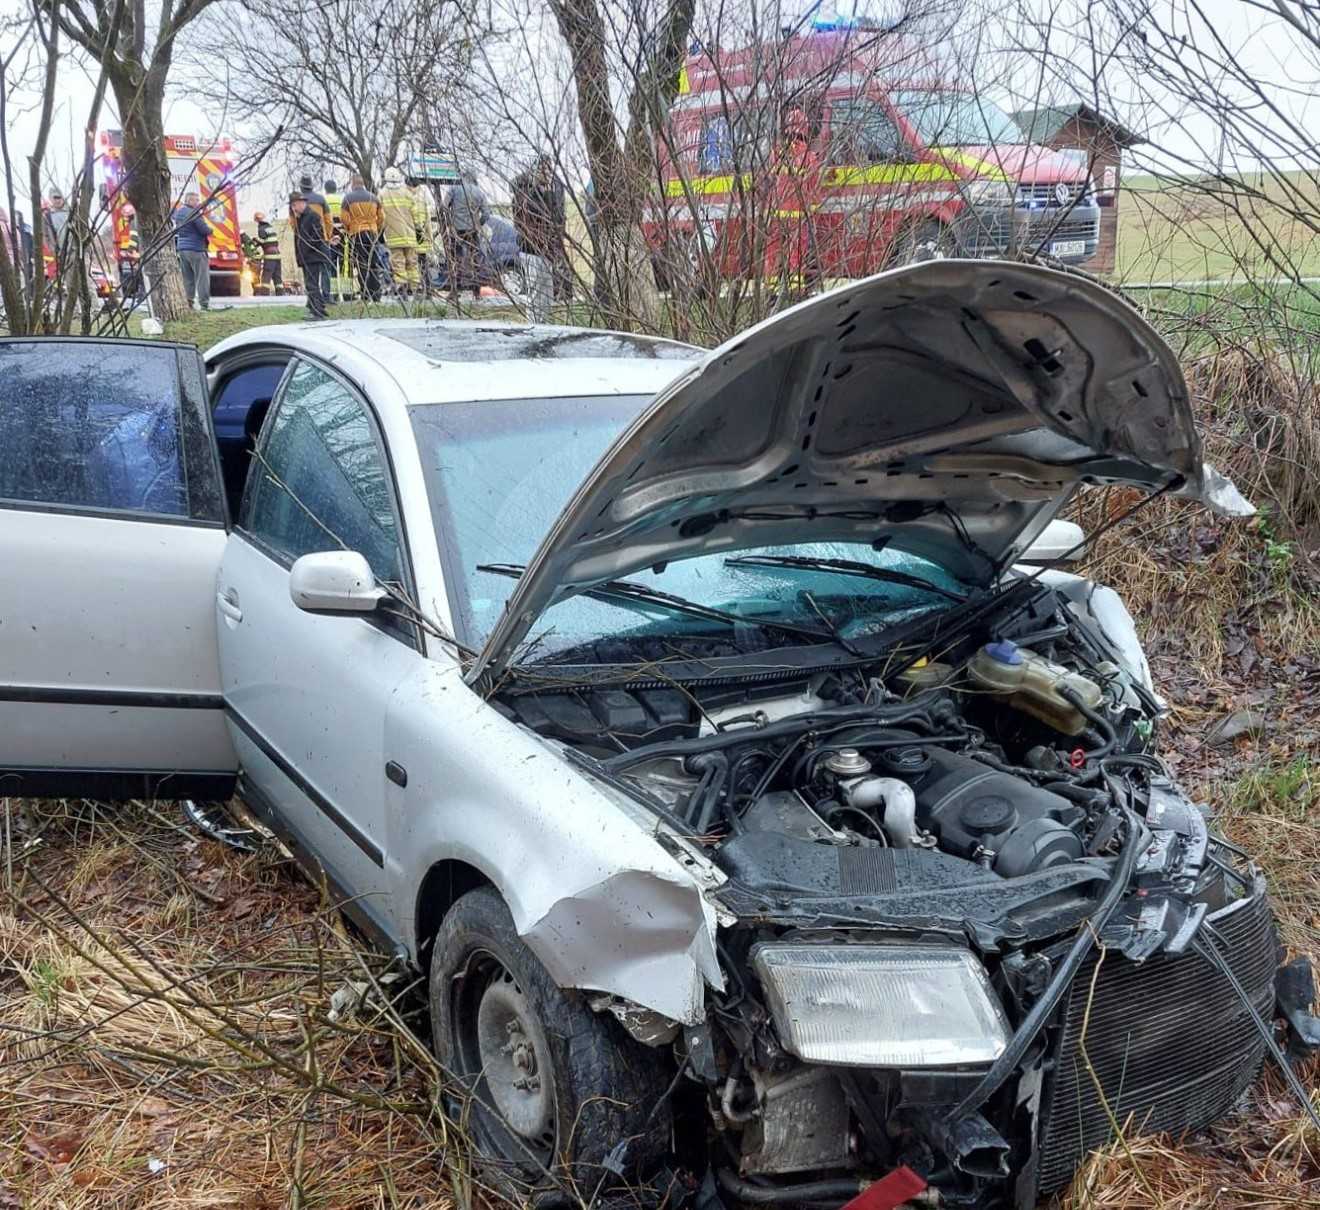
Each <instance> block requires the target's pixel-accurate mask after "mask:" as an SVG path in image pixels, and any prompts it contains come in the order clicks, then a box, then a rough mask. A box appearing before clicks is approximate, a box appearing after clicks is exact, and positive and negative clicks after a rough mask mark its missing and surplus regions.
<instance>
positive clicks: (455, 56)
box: [190, 0, 487, 183]
mask: <svg viewBox="0 0 1320 1210" xmlns="http://www.w3.org/2000/svg"><path fill="white" fill-rule="evenodd" d="M235 18H237V19H235ZM203 25H204V30H205V32H210V33H213V34H214V35H215V36H214V37H212V38H209V39H206V41H207V43H208V44H214V43H215V42H216V41H217V40H218V39H220V38H223V40H224V43H225V44H226V45H227V46H229V47H231V48H232V50H233V54H232V56H224V57H220V56H217V55H215V54H214V53H212V52H211V51H210V50H209V49H208V50H207V51H206V53H201V52H200V50H199V52H198V53H196V54H194V55H192V57H191V60H190V66H191V68H192V75H193V78H194V79H195V80H196V83H195V84H194V85H193V91H195V92H196V94H197V95H198V96H199V97H215V96H217V95H219V96H224V97H225V98H226V103H227V106H228V108H229V111H230V113H231V114H232V115H233V119H234V120H235V121H236V122H237V123H238V124H239V125H241V126H242V127H243V128H244V129H246V130H247V132H248V133H249V134H250V135H253V136H256V137H268V136H269V135H270V134H271V133H272V132H274V131H275V130H276V129H278V128H280V127H283V135H282V137H281V139H280V143H279V148H278V153H277V154H278V155H279V156H281V157H282V158H283V159H284V160H285V163H286V167H288V168H290V169H291V170H298V169H303V168H308V169H310V168H311V167H313V166H315V167H318V168H323V169H329V168H342V169H343V170H344V171H345V172H346V173H353V172H358V173H361V174H362V176H363V177H365V178H366V180H367V181H368V183H371V182H372V181H373V179H375V178H377V176H378V173H379V170H380V169H381V167H382V166H385V165H389V164H394V163H396V162H397V161H398V160H399V158H400V155H401V152H402V151H403V149H405V148H406V147H408V146H409V145H410V144H415V143H416V142H418V141H419V138H420V131H421V128H422V126H423V123H422V121H421V115H422V114H423V112H424V111H426V110H428V109H441V110H443V109H444V108H445V107H447V106H448V105H449V104H450V103H451V102H456V100H457V98H458V97H459V96H460V95H461V90H462V86H463V83H464V80H465V78H466V75H467V71H468V65H469V63H470V60H471V56H472V53H473V48H474V45H475V44H477V43H479V42H480V41H481V40H482V39H483V38H484V37H485V36H486V33H487V31H486V28H485V27H484V25H483V18H482V15H481V13H480V12H479V11H478V10H477V9H476V7H475V5H473V4H471V3H470V2H469V0H420V2H416V0H382V2H381V3H375V4H366V3H363V2H362V0H323V2H319V3H314V2H305V0H302V2H297V3H294V4H286V3H281V2H279V0H241V6H240V7H239V8H238V9H237V11H236V12H233V13H229V12H227V13H225V14H224V15H223V17H221V16H220V15H219V14H218V13H217V14H213V15H212V16H211V17H210V18H208V20H207V21H206V22H204V23H203Z"/></svg>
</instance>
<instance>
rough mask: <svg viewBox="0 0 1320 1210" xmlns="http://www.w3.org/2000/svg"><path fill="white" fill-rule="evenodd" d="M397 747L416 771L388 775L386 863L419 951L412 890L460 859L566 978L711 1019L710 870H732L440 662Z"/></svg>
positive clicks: (391, 745)
mask: <svg viewBox="0 0 1320 1210" xmlns="http://www.w3.org/2000/svg"><path fill="white" fill-rule="evenodd" d="M386 747H387V750H388V752H389V754H390V758H391V759H392V760H395V761H397V762H399V763H400V764H402V765H403V766H404V767H405V768H406V769H407V770H408V786H407V788H404V787H400V786H397V785H394V784H391V785H389V786H388V787H387V790H386V793H387V797H388V800H389V801H388V810H387V814H386V819H387V826H388V827H389V828H390V830H391V834H390V843H389V845H388V847H387V855H386V869H385V873H386V877H387V878H388V880H389V882H391V883H393V884H394V885H396V886H399V887H401V888H407V892H406V893H405V894H404V895H401V896H391V897H390V902H391V905H392V906H393V908H394V910H395V911H396V912H399V915H398V917H397V918H396V923H397V925H398V928H399V933H400V936H401V938H402V940H403V943H404V946H405V948H406V949H407V950H408V952H409V953H411V954H412V955H413V956H416V955H417V953H418V949H419V941H425V940H426V939H425V938H418V937H417V936H416V920H415V919H414V918H413V916H412V913H411V911H409V910H407V905H408V904H411V903H415V902H416V897H417V889H418V888H419V887H421V886H422V885H423V884H424V882H425V879H426V877H427V874H428V872H429V871H430V869H431V868H432V867H433V866H435V865H436V864H437V863H441V862H446V861H458V862H462V863H464V864H465V865H468V866H472V867H474V868H475V869H477V870H479V871H480V872H481V873H482V874H484V875H485V877H486V878H488V879H489V881H490V882H491V883H492V884H493V885H494V887H495V888H496V890H498V891H499V893H500V895H501V896H502V897H503V899H504V901H505V903H506V904H507V905H508V907H509V912H510V914H511V915H512V917H513V923H514V927H515V928H516V929H517V931H518V935H519V936H520V937H522V938H523V940H524V941H525V942H526V944H527V946H528V948H529V949H530V950H531V951H532V952H533V953H534V954H535V955H536V957H537V958H538V959H539V960H540V961H541V963H542V964H543V965H544V966H545V968H546V969H547V970H548V971H549V972H550V975H551V977H552V978H553V979H554V980H555V982H556V983H558V984H559V985H560V986H561V987H572V988H579V989H581V990H583V991H600V992H607V993H609V994H611V995H615V996H619V997H621V998H622V999H625V1000H629V1001H631V1002H632V1003H634V1004H637V1005H640V1006H641V1007H644V1008H648V1009H652V1010H654V1011H655V1012H657V1013H661V1014H663V1015H664V1016H666V1017H668V1018H670V1019H672V1020H675V1021H681V1022H683V1023H684V1024H696V1023H698V1022H699V1021H701V1020H702V1019H703V1016H704V1007H703V1006H704V996H705V985H706V984H707V983H709V984H710V985H711V986H712V987H715V988H723V986H724V981H723V976H722V975H721V972H720V968H719V963H718V960H717V958H716V954H715V929H716V916H715V910H714V908H713V906H712V905H711V904H709V903H707V901H706V899H705V896H704V894H703V885H710V884H711V883H710V879H711V878H712V877H715V878H716V879H717V880H720V881H722V876H720V875H718V873H717V872H714V871H713V867H711V868H710V869H707V867H708V864H709V863H707V862H705V861H704V860H703V859H702V858H701V857H700V856H699V855H698V854H687V852H686V850H684V849H682V848H681V847H679V846H678V845H677V842H674V843H671V844H668V845H665V844H662V843H661V842H660V841H658V840H657V835H658V833H659V832H660V830H661V828H662V824H661V822H660V820H659V819H658V817H657V816H656V815H655V814H654V812H652V811H649V810H648V809H647V808H646V807H645V806H643V805H642V804H641V803H639V802H637V801H636V800H634V799H633V798H631V797H629V796H628V795H626V794H624V793H623V792H622V791H620V790H618V789H615V788H614V787H612V786H610V785H608V784H606V783H604V782H601V781H597V780H596V779H595V778H593V777H591V776H590V775H589V774H588V773H586V772H585V771H583V770H581V769H578V768H575V767H574V766H573V765H571V764H570V763H569V762H568V761H567V760H566V759H565V758H564V757H563V755H562V754H561V753H560V752H559V751H558V750H557V749H556V748H555V746H554V745H552V744H550V743H548V742H547V741H545V740H543V739H541V738H539V737H538V736H535V735H533V734H531V733H530V732H527V731H524V730H523V729H522V728H521V727H519V726H518V725H517V724H515V723H514V722H512V721H511V720H510V719H508V718H506V717H505V716H503V715H502V714H501V713H500V712H499V711H498V710H496V709H495V708H494V707H492V706H491V705H490V703H488V702H486V701H485V700H483V698H482V697H481V696H480V695H479V694H477V693H475V692H474V691H473V690H472V689H471V688H470V687H469V686H468V685H465V684H464V683H463V680H462V677H461V673H460V671H459V669H457V668H456V667H449V668H445V667H444V666H443V665H440V664H439V663H437V662H430V663H428V664H427V665H425V666H423V667H421V668H419V669H418V671H417V673H416V675H414V676H412V677H410V678H409V679H408V680H406V681H405V682H404V683H403V684H402V685H400V686H399V687H398V689H396V691H395V693H394V696H393V698H392V699H391V701H390V704H389V707H388V710H387V715H386ZM671 850H672V851H671ZM675 853H677V854H678V855H677V856H676V855H675ZM703 879H704V880H705V883H704V884H703ZM401 909H403V910H401Z"/></svg>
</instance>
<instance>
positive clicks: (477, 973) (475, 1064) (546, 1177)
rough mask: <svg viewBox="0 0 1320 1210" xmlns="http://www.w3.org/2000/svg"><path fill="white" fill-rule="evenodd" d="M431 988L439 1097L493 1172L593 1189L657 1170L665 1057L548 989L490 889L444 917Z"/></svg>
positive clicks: (500, 1177) (664, 1129)
mask: <svg viewBox="0 0 1320 1210" xmlns="http://www.w3.org/2000/svg"><path fill="white" fill-rule="evenodd" d="M429 993H430V1006H431V1026H432V1037H433V1045H434V1047H435V1052H436V1057H437V1058H438V1059H439V1060H440V1064H441V1066H442V1068H443V1069H444V1072H445V1076H446V1078H447V1080H449V1081H450V1082H451V1083H450V1085H449V1087H448V1088H447V1090H446V1092H447V1097H448V1099H449V1101H450V1102H451V1105H452V1107H453V1109H454V1110H455V1112H456V1113H457V1115H458V1116H459V1117H460V1119H461V1120H464V1121H465V1122H466V1123H467V1127H468V1129H469V1131H470V1133H471V1134H472V1136H473V1139H474V1141H475V1143H476V1145H477V1151H478V1153H479V1154H478V1162H479V1163H480V1164H481V1166H482V1168H483V1169H485V1170H486V1171H487V1174H488V1175H489V1176H490V1177H491V1178H492V1179H494V1180H496V1181H497V1182H498V1183H500V1184H502V1185H505V1186H506V1187H507V1186H510V1185H512V1186H513V1187H514V1188H515V1189H519V1188H520V1191H521V1192H524V1193H525V1192H527V1191H528V1187H529V1186H530V1187H531V1188H532V1189H533V1190H538V1189H542V1190H543V1189H548V1188H550V1187H552V1186H554V1185H557V1184H561V1182H563V1181H564V1180H568V1181H570V1182H573V1183H574V1184H573V1186H572V1187H576V1188H578V1189H597V1188H600V1187H601V1183H602V1179H604V1183H605V1185H610V1184H613V1183H616V1182H615V1181H613V1180H611V1179H609V1178H610V1177H611V1176H612V1175H614V1174H617V1175H619V1176H622V1177H623V1178H625V1179H626V1180H634V1179H637V1178H644V1177H646V1176H647V1175H649V1173H650V1171H651V1170H653V1169H654V1168H655V1167H656V1165H657V1163H658V1161H659V1160H660V1158H661V1157H662V1156H663V1155H664V1154H665V1153H666V1151H667V1150H668V1147H669V1140H670V1133H671V1126H672V1122H671V1115H670V1110H669V1107H668V1104H667V1102H666V1101H665V1090H666V1088H667V1087H668V1085H669V1082H670V1078H671V1077H672V1065H671V1064H669V1063H668V1061H667V1058H668V1056H667V1055H666V1054H665V1053H664V1052H661V1051H656V1050H652V1049H650V1048H648V1047H645V1046H642V1045H641V1044H640V1043H638V1042H636V1041H634V1040H633V1039H632V1038H630V1037H629V1036H628V1035H627V1034H625V1033H624V1031H623V1030H622V1028H621V1027H620V1026H619V1024H618V1023H617V1022H616V1021H615V1020H614V1018H613V1017H611V1016H610V1015H609V1014H607V1013H596V1012H593V1011H592V1009H591V1008H590V1007H589V1006H588V1004H587V1002H586V999H585V997H584V996H583V995H582V994H581V993H580V992H576V991H573V990H566V989H563V988H560V987H558V986H557V985H556V984H555V982H554V980H553V979H552V978H551V977H550V974H549V972H548V971H547V970H546V969H545V967H544V966H542V965H541V963H540V961H539V960H538V959H537V958H536V956H535V955H534V954H533V953H532V952H531V950H529V949H528V948H527V946H526V945H524V944H523V942H522V941H521V940H520V939H519V937H518V934H517V932H516V930H515V928H514V924H513V918H512V916H510V914H509V909H508V907H507V906H506V905H505V903H504V901H503V899H501V898H500V896H499V894H498V893H497V892H495V891H494V890H493V889H491V888H489V887H482V888H479V889H477V890H474V891H469V892H468V893H467V894H466V895H464V896H463V897H462V898H460V899H459V900H458V902H457V903H455V904H454V906H453V907H452V908H451V909H450V911H449V913H448V915H446V917H445V919H444V922H443V924H442V925H441V926H440V930H439V932H438V933H437V935H436V939H435V945H434V949H433V951H432V957H431V972H430V980H429ZM666 1068H669V1069H670V1070H668V1071H666ZM519 1085H521V1086H519ZM625 1142H626V1146H620V1144H621V1143H625ZM584 1182H590V1183H589V1184H586V1183H584ZM561 1187H562V1185H561Z"/></svg>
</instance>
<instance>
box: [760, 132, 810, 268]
mask: <svg viewBox="0 0 1320 1210" xmlns="http://www.w3.org/2000/svg"><path fill="white" fill-rule="evenodd" d="M820 172H821V166H820V157H819V156H818V155H817V154H816V153H815V152H814V151H812V149H811V127H810V124H809V123H808V122H807V115H806V114H805V113H803V112H802V110H800V109H791V110H789V112H788V113H787V114H786V115H785V116H784V124H783V127H782V128H781V132H780V140H779V144H778V146H777V147H776V148H775V152H774V155H773V158H772V162H771V174H772V175H771V179H770V189H771V195H770V232H769V238H768V239H767V240H766V248H765V276H766V280H767V281H776V282H778V283H779V285H780V288H781V289H783V290H785V291H790V290H802V289H804V288H806V287H807V286H809V285H811V284H814V283H815V282H817V281H819V279H820V272H819V269H818V268H817V267H816V266H815V261H816V256H815V239H814V233H813V230H812V228H813V225H814V222H815V219H814V215H815V211H816V208H817V206H818V205H819V200H820V198H819V194H820Z"/></svg>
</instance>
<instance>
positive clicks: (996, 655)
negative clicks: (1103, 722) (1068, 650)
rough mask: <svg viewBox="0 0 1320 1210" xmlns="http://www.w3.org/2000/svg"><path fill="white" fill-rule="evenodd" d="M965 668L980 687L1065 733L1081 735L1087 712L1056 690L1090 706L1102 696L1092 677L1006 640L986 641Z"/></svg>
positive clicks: (1097, 703) (1094, 707) (1091, 707)
mask: <svg viewBox="0 0 1320 1210" xmlns="http://www.w3.org/2000/svg"><path fill="white" fill-rule="evenodd" d="M967 672H968V675H969V676H971V678H972V680H973V681H975V682H976V684H977V685H978V686H979V687H981V688H983V689H988V690H989V691H990V692H992V693H1000V694H1003V695H1004V696H1005V697H1007V698H1008V701H1009V704H1010V705H1013V706H1016V707H1017V708H1018V709H1019V710H1022V711H1024V712H1025V713H1027V714H1030V715H1033V716H1034V717H1035V718H1038V719H1040V720H1041V722H1043V723H1048V724H1049V725H1050V726H1051V727H1053V728H1054V729H1055V730H1056V731H1061V732H1062V733H1063V734H1064V735H1080V734H1081V733H1082V732H1083V731H1084V730H1085V729H1086V716H1085V715H1083V714H1082V712H1081V711H1080V710H1078V709H1077V707H1076V706H1074V705H1073V704H1072V703H1071V702H1069V701H1068V700H1067V699H1066V698H1064V697H1063V695H1062V694H1061V693H1060V692H1059V690H1060V689H1070V690H1072V692H1073V693H1075V694H1076V695H1077V696H1078V697H1079V698H1080V699H1081V700H1082V701H1083V702H1084V703H1085V704H1086V705H1087V707H1089V708H1090V709H1092V710H1098V709H1099V707H1100V702H1101V699H1102V696H1103V695H1102V694H1101V692H1100V686H1099V685H1097V684H1096V683H1095V682H1094V681H1092V680H1088V679H1087V678H1086V677H1084V676H1082V675H1081V674H1080V673H1076V672H1069V671H1068V669H1066V668H1062V667H1060V666H1059V665H1058V664H1054V663H1051V662H1050V661H1049V660H1047V659H1044V658H1042V657H1041V656H1038V655H1037V654H1036V653H1035V652H1034V651H1028V650H1027V649H1026V648H1025V647H1019V646H1018V645H1017V644H1016V643H1011V642H1009V641H1007V640H1001V641H1000V642H997V643H987V644H986V645H985V646H984V647H982V648H981V649H980V651H978V652H977V653H976V654H975V655H974V656H972V658H971V659H970V660H969V661H968V662H967Z"/></svg>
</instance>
